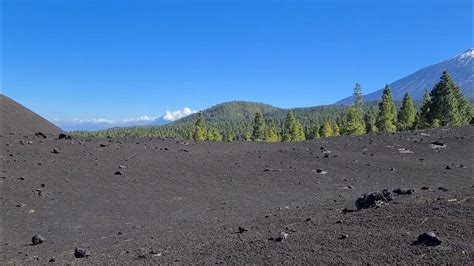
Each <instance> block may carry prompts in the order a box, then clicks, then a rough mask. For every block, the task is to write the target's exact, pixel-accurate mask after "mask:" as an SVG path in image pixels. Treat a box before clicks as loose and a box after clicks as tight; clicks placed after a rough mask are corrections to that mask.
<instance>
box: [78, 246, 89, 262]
mask: <svg viewBox="0 0 474 266" xmlns="http://www.w3.org/2000/svg"><path fill="white" fill-rule="evenodd" d="M89 256H90V253H89V251H88V250H87V249H85V248H79V247H76V248H75V249H74V257H76V258H78V259H80V258H87V257H89Z"/></svg>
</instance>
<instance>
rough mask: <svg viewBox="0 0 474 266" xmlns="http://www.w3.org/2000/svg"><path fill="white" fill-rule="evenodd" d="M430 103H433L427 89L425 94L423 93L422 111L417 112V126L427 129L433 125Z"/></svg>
mask: <svg viewBox="0 0 474 266" xmlns="http://www.w3.org/2000/svg"><path fill="white" fill-rule="evenodd" d="M430 105H431V97H430V93H429V92H428V91H427V90H425V94H424V95H423V102H422V105H421V108H420V111H418V113H417V120H416V128H418V129H426V128H429V127H430V125H431V120H430Z"/></svg>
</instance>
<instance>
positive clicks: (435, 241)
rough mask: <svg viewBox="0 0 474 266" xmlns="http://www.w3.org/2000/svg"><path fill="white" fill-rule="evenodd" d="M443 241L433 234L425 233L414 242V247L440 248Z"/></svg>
mask: <svg viewBox="0 0 474 266" xmlns="http://www.w3.org/2000/svg"><path fill="white" fill-rule="evenodd" d="M440 244H441V240H440V239H439V238H438V237H437V236H436V234H435V233H433V232H427V233H423V234H421V235H419V236H418V239H417V240H416V241H414V242H413V245H425V246H438V245H440Z"/></svg>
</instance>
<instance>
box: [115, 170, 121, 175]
mask: <svg viewBox="0 0 474 266" xmlns="http://www.w3.org/2000/svg"><path fill="white" fill-rule="evenodd" d="M114 175H122V172H120V171H117V172H115V173H114Z"/></svg>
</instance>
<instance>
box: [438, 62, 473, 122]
mask: <svg viewBox="0 0 474 266" xmlns="http://www.w3.org/2000/svg"><path fill="white" fill-rule="evenodd" d="M430 96H431V104H430V110H429V112H430V115H429V117H430V120H431V121H434V120H435V119H437V120H438V121H439V124H440V125H441V126H459V125H465V124H468V123H469V121H470V120H471V117H472V111H471V106H470V104H469V102H468V101H467V100H466V98H465V97H464V95H463V94H462V92H461V90H460V89H459V87H458V86H457V85H456V84H455V83H454V81H453V80H452V79H451V77H450V76H449V74H448V72H446V71H444V72H443V74H442V75H441V78H440V81H439V82H438V83H437V84H436V85H435V86H434V88H433V90H432V91H431V93H430ZM432 124H433V122H432Z"/></svg>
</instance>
